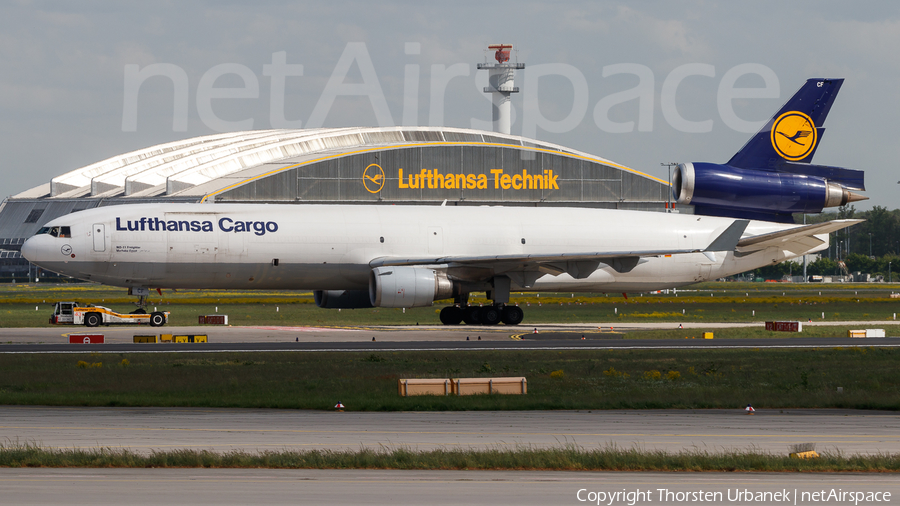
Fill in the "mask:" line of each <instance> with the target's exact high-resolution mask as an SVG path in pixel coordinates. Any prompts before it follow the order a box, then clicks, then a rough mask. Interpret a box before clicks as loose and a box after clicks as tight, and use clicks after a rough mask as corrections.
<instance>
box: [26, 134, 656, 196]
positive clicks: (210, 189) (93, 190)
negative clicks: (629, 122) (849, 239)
mask: <svg viewBox="0 0 900 506" xmlns="http://www.w3.org/2000/svg"><path fill="white" fill-rule="evenodd" d="M667 189H668V184H667V183H666V182H665V181H663V180H661V179H657V178H654V177H652V176H649V175H647V174H643V173H641V172H638V171H635V170H632V169H629V168H627V167H624V166H621V165H618V164H615V163H613V162H611V161H609V160H605V159H603V158H599V157H596V156H592V155H589V154H586V153H581V152H578V151H573V150H570V149H567V148H564V147H562V146H558V145H554V144H548V143H544V142H539V141H535V140H532V139H526V138H522V137H516V136H509V135H503V134H498V133H495V132H484V131H479V130H469V129H454V128H440V127H391V128H323V129H308V130H261V131H248V132H232V133H224V134H216V135H209V136H204V137H195V138H191V139H186V140H181V141H175V142H170V143H167V144H161V145H157V146H153V147H150V148H146V149H141V150H138V151H133V152H131V153H126V154H124V155H120V156H115V157H112V158H109V159H106V160H103V161H100V162H97V163H94V164H91V165H88V166H86V167H82V168H80V169H77V170H74V171H71V172H68V173H66V174H63V175H61V176H58V177H55V178H53V179H52V180H51V181H50V183H49V184H44V185H41V186H39V187H36V188H32V189H31V190H28V191H26V192H23V193H20V194H18V195H15V196H13V197H11V199H10V200H18V199H29V200H30V199H39V200H45V201H47V200H49V201H60V200H65V201H68V202H70V203H72V202H73V201H82V202H85V201H90V200H94V199H96V200H101V201H103V204H99V202H98V204H99V205H108V204H112V203H126V202H128V201H133V202H137V201H143V202H146V201H147V200H148V199H149V200H166V199H167V198H172V199H173V200H180V201H185V200H187V201H205V202H212V201H229V202H237V201H241V202H259V201H264V202H272V201H295V202H296V201H302V202H365V201H397V202H400V201H404V202H414V201H433V200H443V199H447V200H448V201H459V202H462V201H469V202H478V203H527V202H546V203H554V202H555V203H557V205H558V204H561V203H576V202H577V203H580V204H581V205H586V204H588V205H591V204H593V205H598V204H600V205H603V204H602V203H606V204H607V205H610V204H612V203H615V206H616V207H628V203H631V204H637V206H638V207H643V206H641V205H640V204H639V203H645V204H646V203H651V202H652V203H655V204H656V205H654V207H657V206H658V204H659V203H660V202H662V201H665V200H666V192H667ZM112 201H115V202H112ZM85 203H87V202H85ZM623 204H624V206H623ZM95 205H97V204H95ZM90 207H93V206H90Z"/></svg>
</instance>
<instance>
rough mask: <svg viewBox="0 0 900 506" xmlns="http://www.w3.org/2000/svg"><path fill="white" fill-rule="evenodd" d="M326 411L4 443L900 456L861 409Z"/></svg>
mask: <svg viewBox="0 0 900 506" xmlns="http://www.w3.org/2000/svg"><path fill="white" fill-rule="evenodd" d="M742 401H743V400H741V401H738V400H735V409H733V410H646V411H643V410H642V411H596V410H594V411H489V412H484V411H461V412H341V413H339V412H321V411H305V410H301V411H298V410H271V409H212V408H86V407H42V406H2V407H0V421H2V422H0V441H18V442H32V443H35V444H38V445H40V446H44V447H52V448H98V447H104V448H128V449H131V450H134V451H138V452H145V453H147V452H151V451H153V450H167V449H173V448H193V449H201V450H202V449H209V450H215V451H230V450H242V451H249V452H256V451H264V450H304V449H314V448H316V449H331V450H345V449H350V450H356V449H359V448H376V449H378V448H397V447H405V448H412V449H419V450H427V449H434V448H501V447H503V448H506V447H510V448H515V447H516V446H530V447H538V448H547V447H559V446H564V445H567V444H572V445H576V446H579V447H584V448H600V447H605V446H607V445H616V446H618V447H622V448H633V447H636V448H643V449H661V450H668V451H681V450H684V449H688V450H703V451H721V450H745V449H749V448H756V449H759V450H763V451H767V452H773V453H782V454H787V453H788V450H789V446H790V445H792V444H796V443H808V442H809V443H816V445H817V448H818V450H819V451H823V450H825V451H842V452H844V453H845V454H856V453H866V454H873V453H878V452H891V453H897V452H900V414H898V413H895V412H884V411H853V410H836V409H824V410H816V409H814V410H758V411H757V412H756V414H754V415H746V414H745V413H744V411H743V410H742V409H741V408H740V406H741V405H742Z"/></svg>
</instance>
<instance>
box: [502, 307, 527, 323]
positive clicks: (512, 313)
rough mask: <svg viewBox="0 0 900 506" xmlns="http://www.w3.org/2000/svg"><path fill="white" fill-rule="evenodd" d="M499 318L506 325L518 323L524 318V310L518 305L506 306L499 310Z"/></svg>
mask: <svg viewBox="0 0 900 506" xmlns="http://www.w3.org/2000/svg"><path fill="white" fill-rule="evenodd" d="M500 319H501V320H502V321H503V323H505V324H507V325H518V324H520V323H522V320H523V319H525V311H522V308H520V307H519V306H506V307H504V308H503V310H502V311H500Z"/></svg>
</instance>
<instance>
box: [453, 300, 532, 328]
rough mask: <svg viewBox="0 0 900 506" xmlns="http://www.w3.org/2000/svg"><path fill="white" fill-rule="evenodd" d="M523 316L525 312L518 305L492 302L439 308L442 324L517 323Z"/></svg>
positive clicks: (520, 321)
mask: <svg viewBox="0 0 900 506" xmlns="http://www.w3.org/2000/svg"><path fill="white" fill-rule="evenodd" d="M524 318H525V312H524V311H522V308H520V307H519V306H507V305H504V304H494V305H491V306H468V305H463V306H447V307H445V308H444V309H441V323H443V324H444V325H459V324H460V323H462V322H465V323H466V324H467V325H497V324H498V323H500V322H503V323H505V324H507V325H518V324H520V323H522V320H523V319H524Z"/></svg>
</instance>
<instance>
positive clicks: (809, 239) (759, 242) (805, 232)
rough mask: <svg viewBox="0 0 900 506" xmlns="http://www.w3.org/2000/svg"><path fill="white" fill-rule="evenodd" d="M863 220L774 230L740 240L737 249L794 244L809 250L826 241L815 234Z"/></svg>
mask: <svg viewBox="0 0 900 506" xmlns="http://www.w3.org/2000/svg"><path fill="white" fill-rule="evenodd" d="M863 221H866V220H834V221H826V222H825V223H816V224H813V225H805V226H802V227H796V228H791V229H788V230H781V231H779V232H772V233H770V234H762V235H755V236H752V237H747V238H744V239H741V240H740V241H738V243H737V249H736V251H737V252H738V253H752V252H754V251H759V250H762V249H766V248H768V247H770V246H778V247H782V248H785V249H788V250H793V248H792V247H791V246H792V245H793V244H796V245H797V246H798V247H800V248H803V249H804V250H807V249H809V248H810V247H814V246H816V245H818V244H824V243H825V241H822V240H821V239H818V238H816V237H815V236H817V235H821V234H828V233H831V232H834V231H837V230H841V229H843V228H847V227H849V226H851V225H856V224H857V223H862V222H863ZM798 251H799V250H798Z"/></svg>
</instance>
